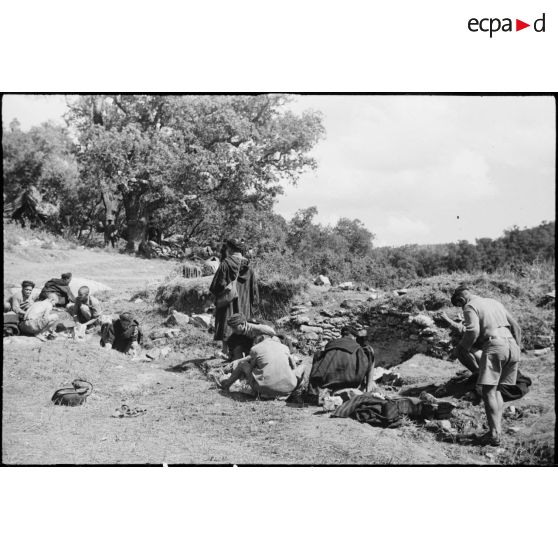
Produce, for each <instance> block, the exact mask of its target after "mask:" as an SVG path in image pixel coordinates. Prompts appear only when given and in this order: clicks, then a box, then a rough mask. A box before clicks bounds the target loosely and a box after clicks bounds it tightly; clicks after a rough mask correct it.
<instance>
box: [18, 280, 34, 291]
mask: <svg viewBox="0 0 558 558" xmlns="http://www.w3.org/2000/svg"><path fill="white" fill-rule="evenodd" d="M25 287H32V288H35V283H33V281H27V280H26V281H22V283H21V288H22V289H25Z"/></svg>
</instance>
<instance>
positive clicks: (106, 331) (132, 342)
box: [100, 312, 143, 355]
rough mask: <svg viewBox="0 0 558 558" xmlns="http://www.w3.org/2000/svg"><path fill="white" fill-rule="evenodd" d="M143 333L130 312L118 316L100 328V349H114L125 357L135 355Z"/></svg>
mask: <svg viewBox="0 0 558 558" xmlns="http://www.w3.org/2000/svg"><path fill="white" fill-rule="evenodd" d="M142 337H143V333H142V331H141V328H140V325H139V322H138V321H137V320H136V319H134V317H133V316H132V314H131V313H130V312H124V313H123V314H120V316H119V317H118V319H117V320H110V321H109V322H107V323H103V324H102V326H101V342H100V343H101V347H104V348H105V349H116V350H117V351H120V352H121V353H124V354H127V355H135V354H136V352H137V351H139V349H140V346H141V340H142Z"/></svg>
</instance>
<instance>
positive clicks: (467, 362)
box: [455, 345, 482, 375]
mask: <svg viewBox="0 0 558 558" xmlns="http://www.w3.org/2000/svg"><path fill="white" fill-rule="evenodd" d="M481 354H482V352H481V351H477V352H476V353H471V352H469V351H466V350H465V349H462V348H461V347H460V346H459V345H458V346H457V347H456V349H455V356H456V357H457V360H458V361H459V362H460V363H461V364H462V365H463V366H465V368H467V370H469V372H471V373H472V374H473V375H478V373H479V362H480V355H481Z"/></svg>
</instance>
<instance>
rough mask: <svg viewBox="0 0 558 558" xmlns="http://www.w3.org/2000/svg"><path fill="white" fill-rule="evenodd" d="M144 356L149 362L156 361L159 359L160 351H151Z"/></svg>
mask: <svg viewBox="0 0 558 558" xmlns="http://www.w3.org/2000/svg"><path fill="white" fill-rule="evenodd" d="M145 356H146V357H147V358H149V359H151V360H157V359H158V358H161V349H157V348H155V349H151V350H150V351H148V352H147V353H145Z"/></svg>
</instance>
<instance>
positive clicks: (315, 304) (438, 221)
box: [2, 92, 556, 490]
mask: <svg viewBox="0 0 558 558" xmlns="http://www.w3.org/2000/svg"><path fill="white" fill-rule="evenodd" d="M2 153H3V157H2V171H3V172H2V179H3V238H4V246H3V281H4V285H3V286H4V334H3V373H2V374H3V389H2V463H3V464H4V465H16V466H25V465H40V466H46V465H198V466H207V465H220V466H230V465H259V466H270V465H281V466H292V465H311V466H323V465H326V466H339V465H342V466H353V465H365V466H371V465H375V466H378V465H381V466H407V465H431V466H432V465H434V466H525V465H528V466H546V465H552V464H554V463H555V428H556V424H555V421H556V410H555V392H554V385H555V196H556V186H555V185H556V99H555V97H554V96H552V95H549V94H518V93H512V94H508V93H502V94H498V93H485V94H483V93H472V94H457V93H456V94H454V93H446V94H444V93H431V94H429V93H420V94H419V93H412V94H408V93H399V94H396V93H393V94H329V93H327V94H308V93H304V94H301V93H296V92H295V93H221V94H216V93H207V94H203V93H196V94H193V93H184V94H180V93H168V94H167V93H162V94H150V93H94V94H86V93H79V94H76V93H68V94H61V93H53V94H31V93H21V94H16V93H12V94H4V95H3V96H2ZM270 489H271V485H270ZM345 490H346V489H345Z"/></svg>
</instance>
